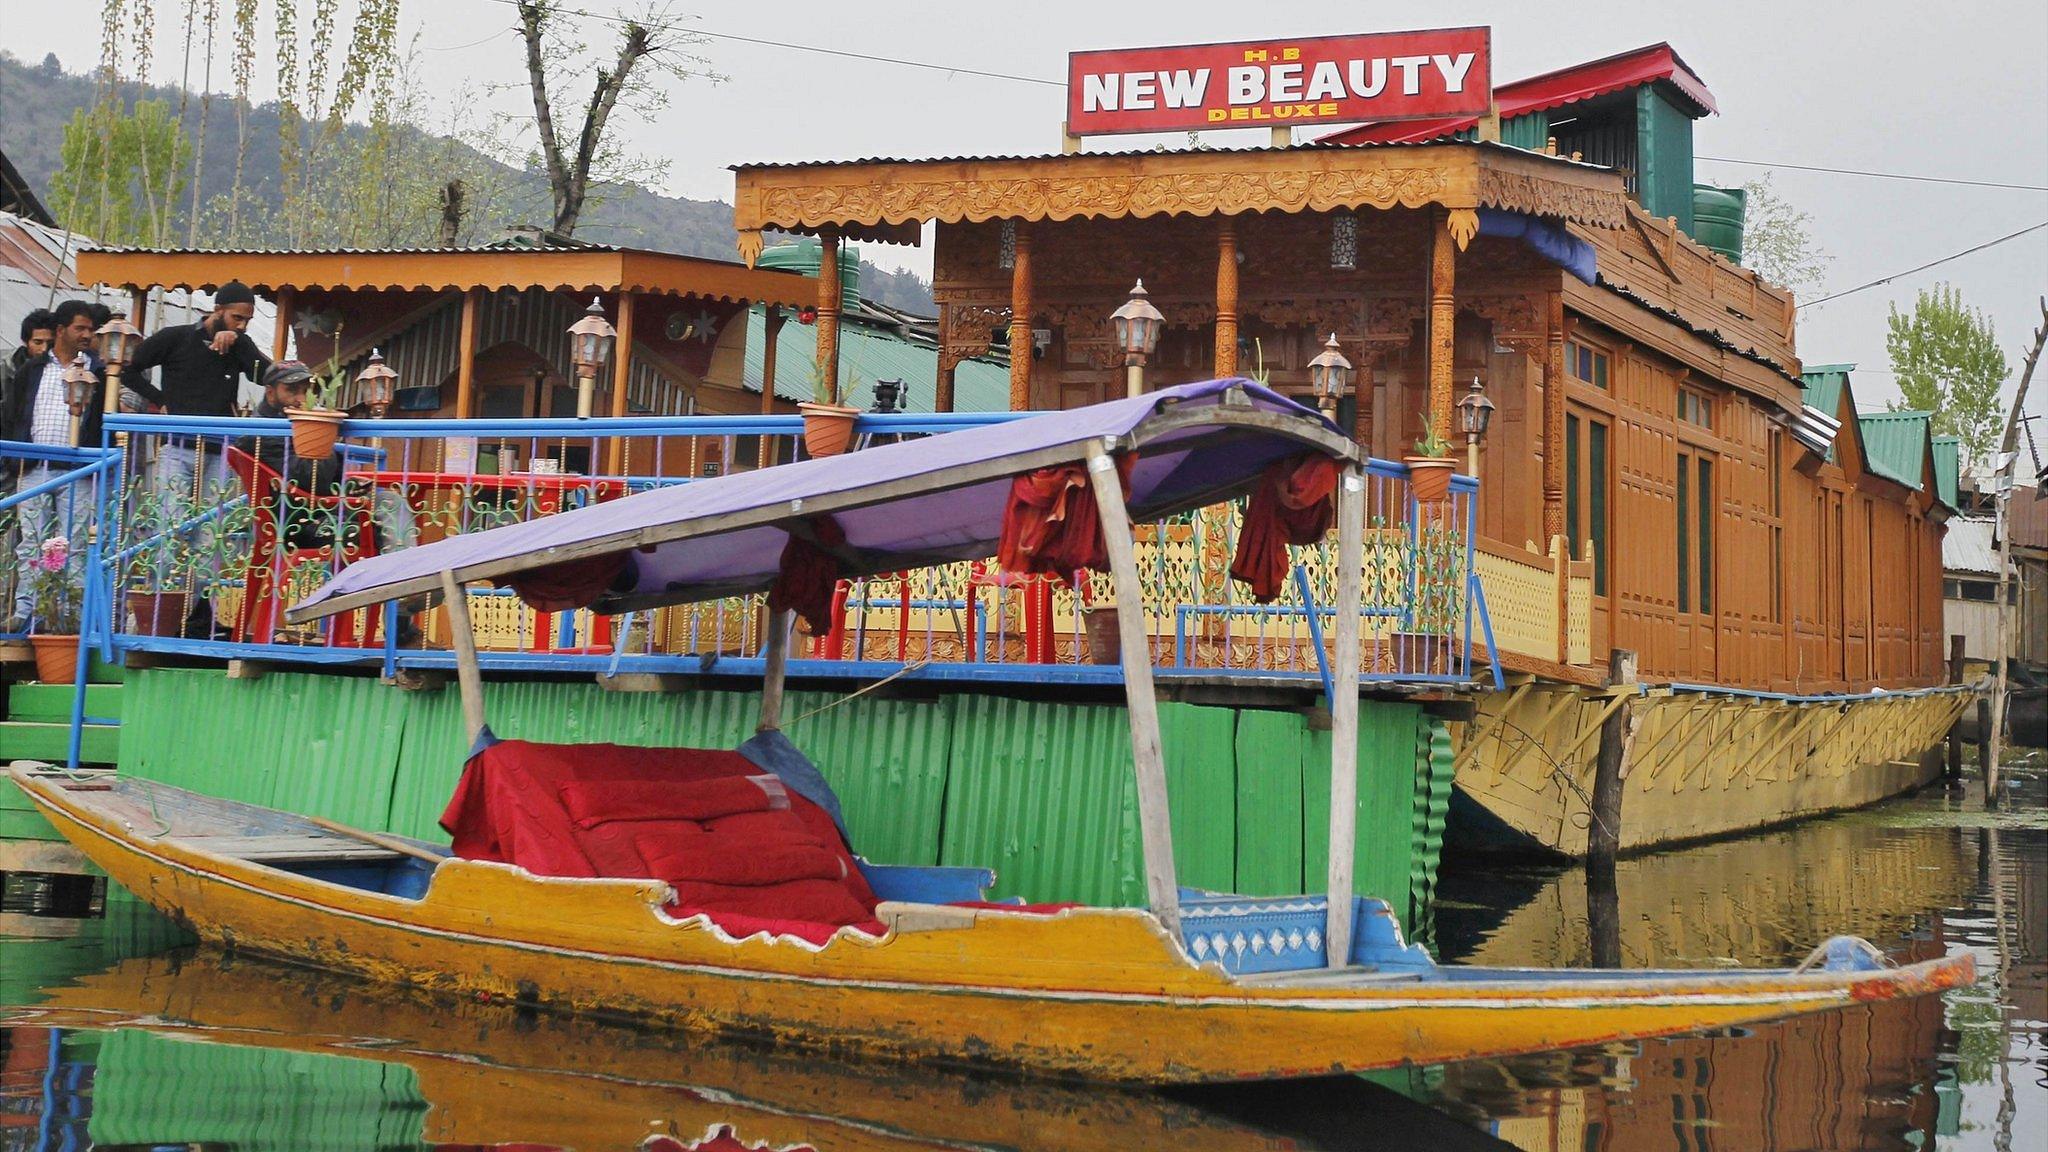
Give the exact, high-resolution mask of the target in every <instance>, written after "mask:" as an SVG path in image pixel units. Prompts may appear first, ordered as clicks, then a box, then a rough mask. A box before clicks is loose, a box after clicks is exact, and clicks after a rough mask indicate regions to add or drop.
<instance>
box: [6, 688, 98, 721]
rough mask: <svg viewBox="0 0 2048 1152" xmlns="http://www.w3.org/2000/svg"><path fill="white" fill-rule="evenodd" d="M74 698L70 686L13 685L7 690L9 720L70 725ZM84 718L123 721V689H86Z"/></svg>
mask: <svg viewBox="0 0 2048 1152" xmlns="http://www.w3.org/2000/svg"><path fill="white" fill-rule="evenodd" d="M74 698H75V694H74V693H73V691H72V688H71V685H69V684H10V685H8V686H7V719H9V720H40V721H47V722H50V723H58V724H69V723H71V701H72V700H73V699H74ZM85 714H86V715H87V716H93V717H97V718H100V719H104V720H113V719H118V718H120V715H121V686H120V685H119V684H88V685H86V687H85Z"/></svg>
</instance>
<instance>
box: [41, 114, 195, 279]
mask: <svg viewBox="0 0 2048 1152" xmlns="http://www.w3.org/2000/svg"><path fill="white" fill-rule="evenodd" d="M191 152H192V146H191V144H190V143H189V142H188V141H187V140H186V138H185V137H184V135H183V134H182V133H181V131H180V130H179V126H178V119H177V117H176V116H175V115H173V114H172V113H171V106H170V104H169V103H168V102H167V101H163V100H139V101H137V102H136V103H135V104H134V106H133V107H132V108H128V109H125V110H124V109H123V108H122V107H121V106H120V105H118V104H116V103H113V102H111V101H102V102H101V103H99V104H96V105H94V106H93V107H91V108H81V109H79V110H78V111H76V112H74V113H72V116H71V122H70V123H69V124H66V125H65V126H64V145H63V149H62V152H61V156H62V160H61V167H60V168H59V169H58V172H57V176H56V178H55V179H54V180H53V181H52V182H51V188H50V208H51V210H52V211H53V212H55V213H56V214H57V217H58V218H59V219H60V220H62V221H64V223H65V225H66V226H67V227H70V228H73V229H76V230H77V231H80V232H83V233H85V234H86V235H88V236H92V237H94V238H95V239H97V240H99V241H100V242H101V243H105V244H140V245H159V244H163V243H165V242H167V241H168V240H169V239H170V235H171V222H172V217H173V216H174V215H175V213H176V211H177V207H178V200H179V196H180V194H181V191H182V189H183V187H184V179H183V178H182V177H180V176H171V175H170V174H174V173H181V172H183V171H184V170H185V166H186V164H187V163H188V161H189V159H190V156H191ZM167 176H170V179H169V180H168V182H166V177H167Z"/></svg>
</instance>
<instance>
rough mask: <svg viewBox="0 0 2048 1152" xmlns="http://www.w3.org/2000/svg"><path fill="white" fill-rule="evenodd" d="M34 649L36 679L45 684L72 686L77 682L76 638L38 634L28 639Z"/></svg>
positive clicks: (75, 635)
mask: <svg viewBox="0 0 2048 1152" xmlns="http://www.w3.org/2000/svg"><path fill="white" fill-rule="evenodd" d="M28 640H29V643H31V644H33V645H35V649H36V679H37V680H40V681H41V682H43V683H45V684H73V683H76V682H77V680H78V636H77V634H76V633H73V634H71V635H68V636H64V635H59V636H45V635H42V634H40V633H38V634H35V635H32V636H30V637H29V638H28Z"/></svg>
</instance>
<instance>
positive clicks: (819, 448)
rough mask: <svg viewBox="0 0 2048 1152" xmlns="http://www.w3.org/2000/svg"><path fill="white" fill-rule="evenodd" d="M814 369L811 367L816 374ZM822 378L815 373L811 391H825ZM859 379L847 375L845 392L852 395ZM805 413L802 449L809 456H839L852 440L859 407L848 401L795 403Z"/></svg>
mask: <svg viewBox="0 0 2048 1152" xmlns="http://www.w3.org/2000/svg"><path fill="white" fill-rule="evenodd" d="M815 371H816V370H815V369H814V370H813V372H814V374H815ZM824 383H825V381H824V377H823V376H822V375H814V377H813V384H814V387H813V389H812V392H811V394H812V395H813V396H815V395H817V394H818V393H820V392H822V391H824ZM858 383H859V381H858V379H857V378H855V377H852V376H851V375H849V377H848V380H847V389H846V391H847V394H848V395H851V394H852V393H853V390H854V388H855V387H857V386H858ZM796 409H797V411H799V412H801V413H803V414H804V451H806V452H808V453H810V454H811V457H812V459H817V458H819V457H823V456H838V455H840V454H841V453H843V452H845V451H846V448H847V445H849V444H851V443H853V424H854V421H856V420H858V419H860V409H859V408H856V407H854V406H852V405H850V404H820V403H817V402H815V401H811V400H805V401H802V402H800V403H799V404H798V405H797V406H796Z"/></svg>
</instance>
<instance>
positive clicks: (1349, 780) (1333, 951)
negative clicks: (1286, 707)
mask: <svg viewBox="0 0 2048 1152" xmlns="http://www.w3.org/2000/svg"><path fill="white" fill-rule="evenodd" d="M1364 568H1365V477H1364V475H1363V474H1361V473H1360V472H1359V470H1358V469H1357V468H1355V467H1347V468H1346V469H1344V476H1343V478H1342V479H1341V480H1339V481H1338V483H1337V651H1336V655H1335V663H1336V683H1335V685H1334V686H1333V688H1332V691H1331V698H1330V854H1329V855H1330V873H1329V881H1330V883H1329V889H1328V891H1329V894H1330V906H1329V908H1328V910H1327V913H1328V917H1329V919H1328V923H1327V925H1326V926H1325V928H1324V930H1323V939H1324V941H1325V942H1326V946H1327V955H1328V958H1329V960H1328V963H1329V966H1330V967H1332V968H1343V967H1346V966H1347V965H1349V964H1350V963H1351V904H1352V888H1353V884H1352V877H1353V874H1354V869H1355V865H1356V860H1355V855H1356V852H1357V847H1358V647H1359V637H1358V627H1359V625H1358V614H1359V608H1360V601H1361V600H1362V599H1363V590H1362V584H1363V580H1364V576H1363V572H1364Z"/></svg>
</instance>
